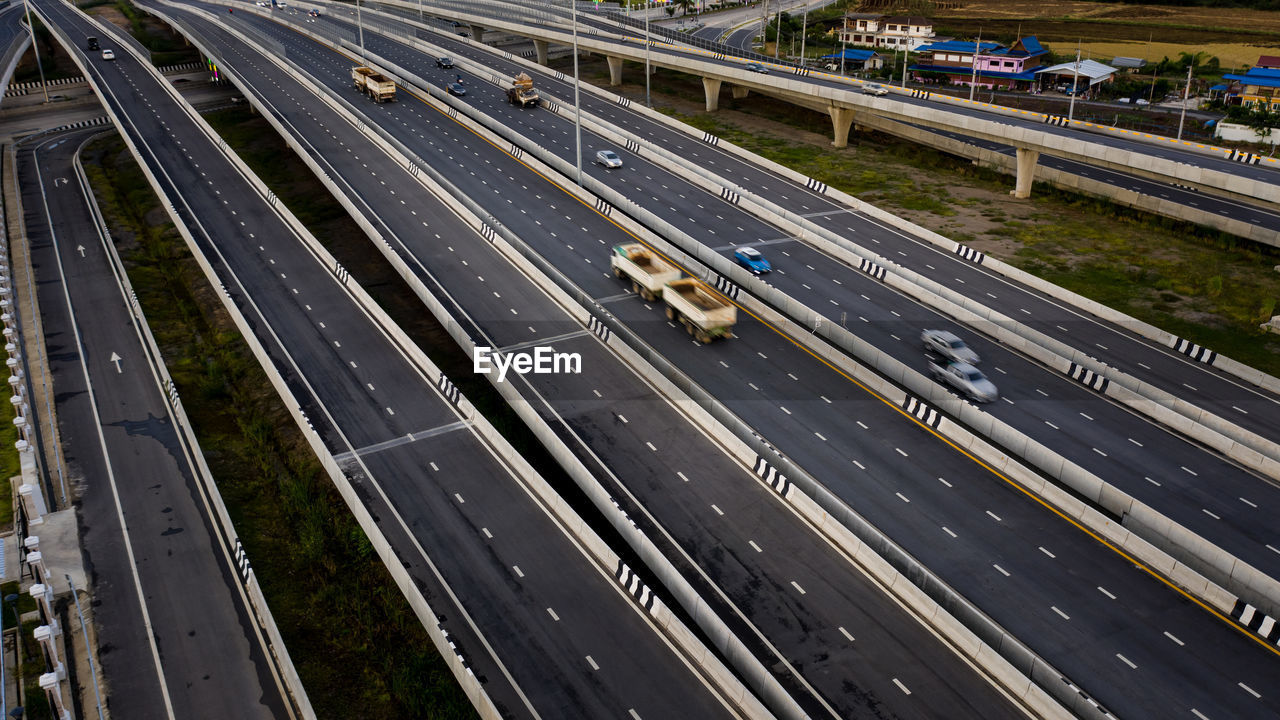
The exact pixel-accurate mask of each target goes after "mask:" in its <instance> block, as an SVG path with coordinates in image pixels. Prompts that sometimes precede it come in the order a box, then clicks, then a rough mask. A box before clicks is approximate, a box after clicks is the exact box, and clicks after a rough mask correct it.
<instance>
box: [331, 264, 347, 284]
mask: <svg viewBox="0 0 1280 720" xmlns="http://www.w3.org/2000/svg"><path fill="white" fill-rule="evenodd" d="M333 276H334V277H336V278H338V282H340V283H342V284H343V285H346V284H347V281H348V280H350V279H351V273H349V272H347V269H346V268H344V267H342V264H341V263H334V264H333Z"/></svg>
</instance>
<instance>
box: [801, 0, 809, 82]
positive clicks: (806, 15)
mask: <svg viewBox="0 0 1280 720" xmlns="http://www.w3.org/2000/svg"><path fill="white" fill-rule="evenodd" d="M808 29H809V6H808V5H805V6H804V20H803V21H802V22H801V23H800V67H804V65H805V62H804V41H805V37H804V35H805V31H807V30H808Z"/></svg>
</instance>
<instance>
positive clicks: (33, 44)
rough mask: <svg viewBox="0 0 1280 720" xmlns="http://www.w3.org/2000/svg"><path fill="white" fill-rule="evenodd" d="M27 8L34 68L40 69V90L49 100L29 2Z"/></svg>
mask: <svg viewBox="0 0 1280 720" xmlns="http://www.w3.org/2000/svg"><path fill="white" fill-rule="evenodd" d="M25 5H26V8H27V32H28V33H30V34H31V52H33V53H35V54H36V69H37V70H39V71H40V91H41V92H43V93H44V101H45V102H46V103H47V102H49V87H48V86H47V85H45V84H44V65H43V64H41V63H40V46H39V45H36V28H35V26H34V25H32V24H31V3H29V2H28V3H25Z"/></svg>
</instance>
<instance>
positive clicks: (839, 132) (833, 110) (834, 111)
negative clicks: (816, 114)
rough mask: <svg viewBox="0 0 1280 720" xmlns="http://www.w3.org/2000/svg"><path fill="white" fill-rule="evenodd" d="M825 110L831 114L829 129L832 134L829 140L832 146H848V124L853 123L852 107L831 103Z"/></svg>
mask: <svg viewBox="0 0 1280 720" xmlns="http://www.w3.org/2000/svg"><path fill="white" fill-rule="evenodd" d="M827 112H829V113H830V114H831V129H832V135H833V136H834V137H833V138H832V140H831V145H832V147H838V148H842V147H849V126H851V125H853V108H844V107H838V106H836V105H832V106H831V107H829V108H827Z"/></svg>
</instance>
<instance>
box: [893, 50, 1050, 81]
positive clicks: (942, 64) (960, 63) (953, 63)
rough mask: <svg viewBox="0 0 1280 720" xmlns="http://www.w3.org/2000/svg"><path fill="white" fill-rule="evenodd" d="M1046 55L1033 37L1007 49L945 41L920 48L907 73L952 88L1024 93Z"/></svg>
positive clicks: (918, 78) (1034, 78) (1033, 79)
mask: <svg viewBox="0 0 1280 720" xmlns="http://www.w3.org/2000/svg"><path fill="white" fill-rule="evenodd" d="M1048 52H1049V51H1048V50H1046V49H1045V48H1044V46H1043V45H1041V44H1040V41H1039V40H1038V39H1037V38H1035V37H1027V38H1022V39H1020V40H1018V42H1016V43H1014V44H1013V45H1011V46H1010V47H1004V46H1002V45H1000V44H999V43H994V42H986V43H977V42H968V41H964V40H948V41H946V42H937V43H931V44H929V45H925V46H924V47H922V48H920V54H919V56H918V57H917V59H916V63H915V64H914V65H911V67H910V70H911V72H912V73H913V77H915V79H917V80H925V81H927V80H930V79H933V80H943V79H945V81H946V82H948V83H951V84H954V85H977V86H978V87H984V88H989V89H1000V90H1025V89H1029V88H1031V87H1033V86H1034V85H1035V83H1036V72H1037V71H1038V70H1040V69H1041V68H1043V67H1044V62H1043V59H1044V57H1045V56H1046V55H1048ZM975 68H976V69H977V71H976V72H975Z"/></svg>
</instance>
